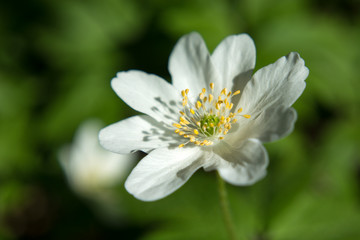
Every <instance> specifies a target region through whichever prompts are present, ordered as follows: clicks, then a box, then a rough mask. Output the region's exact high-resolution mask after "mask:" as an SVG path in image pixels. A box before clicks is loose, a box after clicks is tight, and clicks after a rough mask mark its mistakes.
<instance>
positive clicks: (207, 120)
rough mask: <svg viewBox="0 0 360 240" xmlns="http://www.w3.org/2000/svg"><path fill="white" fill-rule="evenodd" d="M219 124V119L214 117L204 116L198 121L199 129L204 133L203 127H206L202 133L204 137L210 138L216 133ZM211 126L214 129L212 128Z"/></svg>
mask: <svg viewBox="0 0 360 240" xmlns="http://www.w3.org/2000/svg"><path fill="white" fill-rule="evenodd" d="M219 122H220V119H219V117H217V116H216V115H205V116H204V117H203V118H202V119H201V120H200V127H201V129H202V130H203V131H204V126H205V127H206V130H205V131H204V133H205V135H206V136H208V137H210V136H213V135H215V134H216V133H217V128H216V126H217V124H218V123H219ZM211 125H213V126H214V127H212V126H211Z"/></svg>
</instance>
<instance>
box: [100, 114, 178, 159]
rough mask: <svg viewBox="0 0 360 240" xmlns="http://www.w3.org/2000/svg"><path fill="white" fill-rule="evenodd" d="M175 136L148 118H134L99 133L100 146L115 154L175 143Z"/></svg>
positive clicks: (146, 149)
mask: <svg viewBox="0 0 360 240" xmlns="http://www.w3.org/2000/svg"><path fill="white" fill-rule="evenodd" d="M176 137H177V135H176V134H175V133H173V132H172V131H170V130H169V129H166V128H164V127H163V126H162V125H161V124H160V123H158V122H156V121H155V120H154V119H152V118H151V117H149V116H146V115H142V116H134V117H130V118H127V119H125V120H122V121H120V122H117V123H114V124H112V125H110V126H107V127H106V128H103V129H102V130H101V131H100V134H99V139H100V144H101V145H102V146H103V147H104V148H105V149H107V150H109V151H112V152H116V153H129V152H134V151H137V150H142V151H145V152H147V151H149V150H152V149H154V148H159V147H167V146H169V145H171V144H172V142H176V140H175V139H176Z"/></svg>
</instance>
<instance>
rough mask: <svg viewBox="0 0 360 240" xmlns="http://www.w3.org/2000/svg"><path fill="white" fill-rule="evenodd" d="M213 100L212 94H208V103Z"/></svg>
mask: <svg viewBox="0 0 360 240" xmlns="http://www.w3.org/2000/svg"><path fill="white" fill-rule="evenodd" d="M213 99H214V96H213V95H212V94H209V103H211V102H212V100H213Z"/></svg>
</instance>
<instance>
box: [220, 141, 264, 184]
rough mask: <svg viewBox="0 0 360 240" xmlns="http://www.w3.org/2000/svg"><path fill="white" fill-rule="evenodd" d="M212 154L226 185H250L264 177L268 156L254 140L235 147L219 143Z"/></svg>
mask: <svg viewBox="0 0 360 240" xmlns="http://www.w3.org/2000/svg"><path fill="white" fill-rule="evenodd" d="M214 152H215V153H216V154H217V155H215V158H216V157H217V158H218V159H217V160H218V167H217V170H218V172H219V174H220V176H221V177H222V178H223V179H224V180H225V181H227V182H228V183H231V184H234V185H251V184H253V183H255V182H257V181H259V180H260V179H262V178H263V177H264V176H265V175H266V167H267V165H268V162H269V159H268V155H267V152H266V150H265V148H264V147H263V146H262V144H261V143H260V142H259V141H257V140H256V139H248V140H246V141H243V142H242V143H241V145H240V146H236V147H235V146H230V145H228V144H227V143H225V142H220V143H219V144H218V145H216V146H215V147H214Z"/></svg>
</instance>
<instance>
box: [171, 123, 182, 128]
mask: <svg viewBox="0 0 360 240" xmlns="http://www.w3.org/2000/svg"><path fill="white" fill-rule="evenodd" d="M173 126H174V127H177V128H181V125H180V124H178V123H173Z"/></svg>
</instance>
